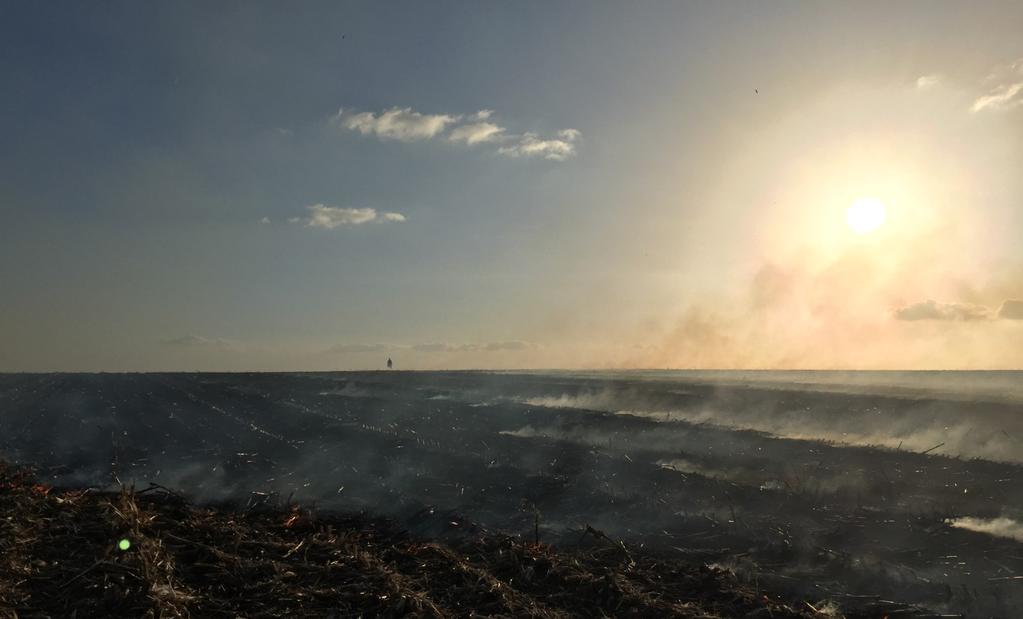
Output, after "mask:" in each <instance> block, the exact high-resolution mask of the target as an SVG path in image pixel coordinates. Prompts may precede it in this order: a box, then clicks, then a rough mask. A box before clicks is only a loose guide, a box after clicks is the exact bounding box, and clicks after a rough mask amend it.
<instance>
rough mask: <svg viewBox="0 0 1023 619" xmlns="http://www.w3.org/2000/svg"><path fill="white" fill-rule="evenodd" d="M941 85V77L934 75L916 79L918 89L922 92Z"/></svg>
mask: <svg viewBox="0 0 1023 619" xmlns="http://www.w3.org/2000/svg"><path fill="white" fill-rule="evenodd" d="M940 83H941V76H940V75H937V74H934V75H921V76H920V77H918V78H916V87H917V88H919V89H920V90H926V89H927V88H933V87H934V86H937V85H938V84H940Z"/></svg>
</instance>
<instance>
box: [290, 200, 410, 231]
mask: <svg viewBox="0 0 1023 619" xmlns="http://www.w3.org/2000/svg"><path fill="white" fill-rule="evenodd" d="M306 209H308V210H309V216H308V217H292V218H291V219H290V220H289V221H291V222H292V223H305V225H307V226H309V227H311V228H325V229H327V230H333V229H334V228H337V227H339V226H358V225H361V224H368V223H387V222H401V221H405V216H404V215H402V214H401V213H386V212H378V211H377V210H376V209H373V208H341V207H337V206H327V205H325V204H313V205H310V206H307V207H306Z"/></svg>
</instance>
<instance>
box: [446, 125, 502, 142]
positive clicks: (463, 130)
mask: <svg viewBox="0 0 1023 619" xmlns="http://www.w3.org/2000/svg"><path fill="white" fill-rule="evenodd" d="M503 134H504V127H500V126H498V125H495V124H494V123H490V122H479V123H472V124H468V125H460V126H458V127H455V128H454V129H452V130H451V134H450V135H449V136H448V139H449V140H451V141H452V142H465V143H466V144H468V145H470V146H472V145H473V144H479V143H480V142H494V141H496V140H499V139H501V137H502V135H503Z"/></svg>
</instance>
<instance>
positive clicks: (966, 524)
mask: <svg viewBox="0 0 1023 619" xmlns="http://www.w3.org/2000/svg"><path fill="white" fill-rule="evenodd" d="M949 524H950V525H951V526H953V527H955V528H957V529H966V530H967V531H975V532H977V533H986V534H988V535H994V536H995V537H1004V538H1006V539H1011V540H1016V541H1017V542H1023V523H1020V522H1019V521H1017V520H1013V519H1012V518H1005V517H1001V518H990V519H987V518H974V517H972V516H965V517H963V518H956V519H953V520H950V521H949Z"/></svg>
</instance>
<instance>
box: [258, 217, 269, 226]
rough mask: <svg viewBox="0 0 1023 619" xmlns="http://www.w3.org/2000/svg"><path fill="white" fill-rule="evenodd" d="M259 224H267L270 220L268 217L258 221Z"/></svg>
mask: <svg viewBox="0 0 1023 619" xmlns="http://www.w3.org/2000/svg"><path fill="white" fill-rule="evenodd" d="M259 223H261V224H268V223H270V218H269V217H264V218H263V219H260V220H259Z"/></svg>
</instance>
